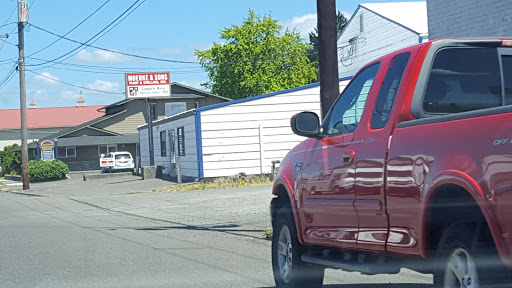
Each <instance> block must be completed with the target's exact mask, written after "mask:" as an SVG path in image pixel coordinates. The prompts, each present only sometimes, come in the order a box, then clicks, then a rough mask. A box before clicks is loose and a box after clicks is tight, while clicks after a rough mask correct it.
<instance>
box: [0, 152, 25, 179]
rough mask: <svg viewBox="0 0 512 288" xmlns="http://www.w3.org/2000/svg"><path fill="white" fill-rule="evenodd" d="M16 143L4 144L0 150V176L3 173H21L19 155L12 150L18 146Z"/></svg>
mask: <svg viewBox="0 0 512 288" xmlns="http://www.w3.org/2000/svg"><path fill="white" fill-rule="evenodd" d="M18 146H19V145H18V144H13V145H10V146H5V147H4V150H3V151H0V168H1V169H0V176H4V175H20V174H21V156H20V153H15V152H13V151H12V150H13V149H15V148H18Z"/></svg>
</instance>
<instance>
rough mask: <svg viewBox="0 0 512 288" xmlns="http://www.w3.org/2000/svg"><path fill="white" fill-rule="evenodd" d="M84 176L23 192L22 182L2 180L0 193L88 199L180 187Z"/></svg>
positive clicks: (162, 182)
mask: <svg viewBox="0 0 512 288" xmlns="http://www.w3.org/2000/svg"><path fill="white" fill-rule="evenodd" d="M96 173H97V172H96ZM83 174H84V173H72V174H70V175H69V177H70V179H64V180H57V181H50V182H39V183H30V189H29V190H23V189H22V185H21V182H18V183H11V182H12V181H11V182H10V183H6V182H7V180H1V181H0V182H2V183H4V184H7V185H0V191H2V192H14V193H19V194H27V195H38V196H48V197H70V196H85V197H88V196H101V195H121V194H131V193H140V192H149V191H152V190H153V189H159V188H164V187H169V186H174V185H178V184H177V183H174V182H170V181H165V180H161V179H148V180H142V178H141V177H139V176H122V177H116V178H109V179H97V180H90V181H83Z"/></svg>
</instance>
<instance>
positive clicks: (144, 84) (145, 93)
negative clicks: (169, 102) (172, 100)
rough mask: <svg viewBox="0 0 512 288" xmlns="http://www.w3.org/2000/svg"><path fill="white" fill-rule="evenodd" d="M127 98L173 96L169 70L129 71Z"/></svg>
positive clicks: (126, 76)
mask: <svg viewBox="0 0 512 288" xmlns="http://www.w3.org/2000/svg"><path fill="white" fill-rule="evenodd" d="M125 78H126V79H125V80H126V98H153V97H169V96H171V74H170V73H169V72H149V73H127V74H126V75H125Z"/></svg>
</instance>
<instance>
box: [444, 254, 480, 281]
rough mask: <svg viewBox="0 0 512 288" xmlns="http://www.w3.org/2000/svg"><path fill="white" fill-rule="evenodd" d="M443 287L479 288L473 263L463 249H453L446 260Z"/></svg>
mask: <svg viewBox="0 0 512 288" xmlns="http://www.w3.org/2000/svg"><path fill="white" fill-rule="evenodd" d="M444 287H445V288H455V287H457V288H459V287H467V288H478V287H480V283H479V281H478V274H477V271H476V266H475V262H474V261H473V258H472V257H471V255H469V253H468V252H467V251H466V250H465V249H463V248H457V249H455V250H454V251H453V252H452V254H451V255H450V257H449V258H448V263H447V264H446V269H445V273H444Z"/></svg>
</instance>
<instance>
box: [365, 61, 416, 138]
mask: <svg viewBox="0 0 512 288" xmlns="http://www.w3.org/2000/svg"><path fill="white" fill-rule="evenodd" d="M410 57H411V53H404V54H400V55H398V56H396V57H395V58H393V60H392V61H391V64H390V65H389V68H388V71H387V72H386V76H384V80H383V81H382V85H381V86H380V91H379V94H378V95H377V100H375V106H374V107H373V113H372V119H371V120H370V128H371V129H379V128H382V127H384V126H386V123H388V119H389V115H390V114H391V108H393V103H394V102H395V97H396V93H397V91H398V87H400V81H402V76H403V75H404V71H405V68H406V67H407V63H408V62H409V58H410Z"/></svg>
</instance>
